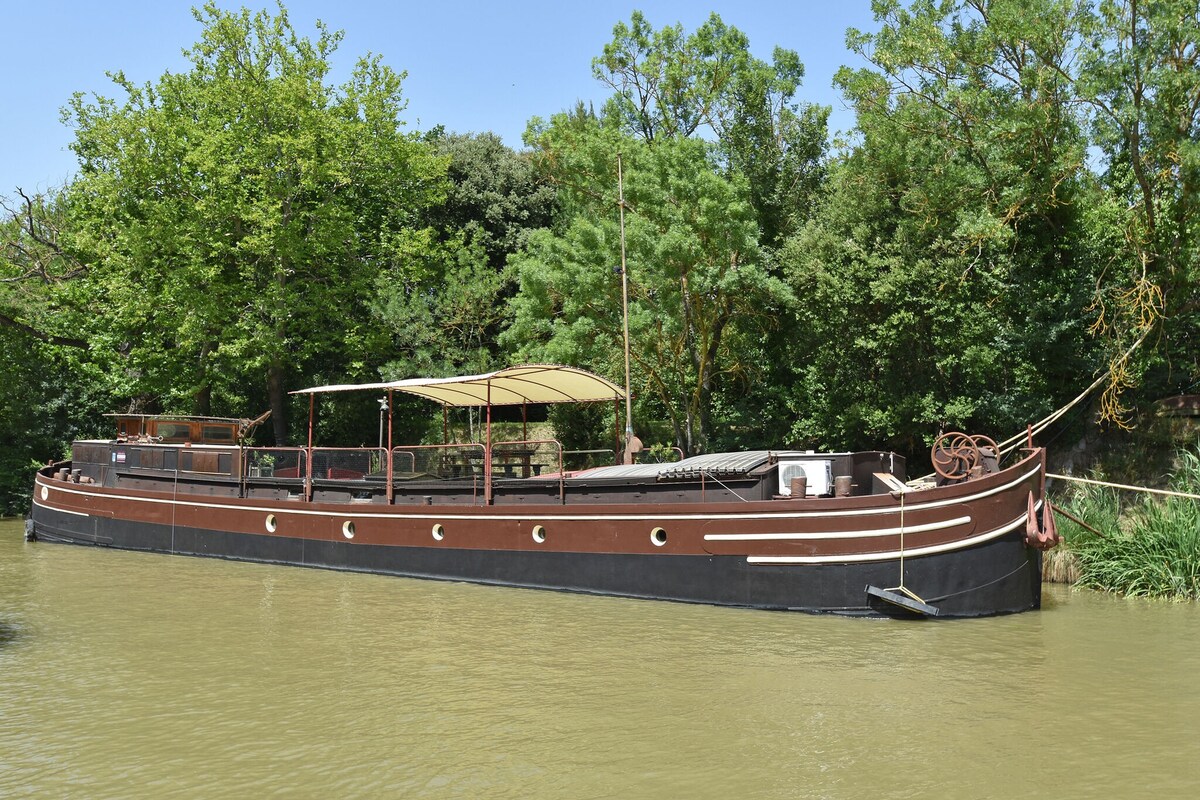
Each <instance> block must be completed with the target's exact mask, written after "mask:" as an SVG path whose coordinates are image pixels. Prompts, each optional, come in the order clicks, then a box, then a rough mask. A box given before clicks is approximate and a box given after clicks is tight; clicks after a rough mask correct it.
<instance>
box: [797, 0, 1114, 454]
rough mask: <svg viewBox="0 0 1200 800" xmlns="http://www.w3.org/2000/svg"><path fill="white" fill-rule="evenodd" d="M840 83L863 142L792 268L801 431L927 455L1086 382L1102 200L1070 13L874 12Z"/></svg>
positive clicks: (1019, 6)
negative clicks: (1080, 99) (1089, 173)
mask: <svg viewBox="0 0 1200 800" xmlns="http://www.w3.org/2000/svg"><path fill="white" fill-rule="evenodd" d="M874 7H875V11H876V19H877V20H878V21H879V22H880V23H881V25H880V29H879V31H878V32H876V33H874V34H862V33H859V32H857V31H851V32H850V33H849V34H848V43H849V45H850V47H851V48H852V49H854V50H856V51H857V52H859V53H860V54H861V55H863V56H864V57H865V58H867V59H868V60H869V61H870V62H871V63H872V65H873V67H872V68H868V69H862V70H849V69H843V70H842V71H841V72H840V73H839V75H838V83H839V84H840V85H841V87H842V89H843V91H844V92H845V94H846V96H847V98H848V99H849V100H850V101H851V102H852V103H853V104H854V107H855V110H856V111H857V113H858V129H859V134H860V139H859V140H858V142H857V143H856V145H855V147H854V148H853V149H852V150H851V151H850V152H849V153H848V154H847V156H846V157H845V158H844V159H843V160H842V163H841V164H840V165H839V166H838V168H837V170H836V171H835V174H834V177H833V180H832V181H831V185H830V187H829V192H828V194H827V197H826V200H825V202H824V203H823V204H822V206H821V208H820V211H819V212H818V215H817V217H816V218H815V219H814V220H813V222H812V224H810V225H808V226H807V227H806V228H805V229H804V230H802V231H801V232H800V233H799V234H798V235H797V236H795V237H793V239H792V240H790V241H789V243H788V245H787V246H786V247H785V248H784V251H783V253H782V255H781V257H780V260H781V263H783V264H784V267H785V269H786V270H787V272H788V274H789V276H790V281H791V283H792V285H793V287H794V290H795V291H796V292H797V294H803V296H804V298H805V300H804V302H803V304H802V305H801V307H800V312H799V317H798V321H797V325H796V332H797V333H796V343H797V345H798V347H799V352H798V353H797V356H796V357H795V358H794V359H792V360H793V361H794V363H798V364H803V365H804V367H803V368H802V370H801V374H802V376H803V377H802V380H800V381H798V382H797V384H796V392H795V395H794V398H793V403H792V406H793V408H794V410H795V411H796V413H797V414H798V416H799V417H800V421H799V422H798V424H797V425H796V428H795V434H796V436H797V438H798V439H800V440H803V441H806V442H812V443H822V444H830V445H834V446H843V447H844V446H863V445H867V444H870V443H872V442H874V443H878V442H887V443H890V444H891V446H893V447H896V448H897V449H901V450H905V451H907V452H910V453H912V452H916V451H918V450H919V449H921V445H922V443H923V442H922V440H923V439H927V437H929V436H930V435H931V434H933V433H935V432H936V431H937V430H938V428H944V427H959V426H962V427H968V428H976V429H983V430H989V431H1003V432H1005V433H1007V432H1009V431H1013V430H1015V429H1018V428H1019V427H1020V426H1021V425H1023V424H1024V423H1025V422H1028V421H1031V420H1033V419H1037V418H1040V416H1041V415H1042V414H1043V413H1044V412H1045V411H1047V410H1049V409H1050V408H1053V407H1055V406H1056V405H1057V403H1058V402H1061V401H1062V400H1063V399H1066V398H1069V397H1070V396H1072V395H1073V394H1074V392H1075V391H1077V388H1078V387H1077V383H1078V375H1079V374H1080V373H1081V372H1082V373H1085V374H1086V373H1088V372H1090V371H1091V369H1092V365H1093V364H1094V361H1091V360H1090V359H1089V355H1090V348H1089V347H1088V346H1087V344H1086V338H1085V330H1086V327H1087V322H1088V314H1087V310H1086V307H1087V304H1088V299H1089V293H1090V291H1091V287H1092V286H1093V280H1094V270H1093V267H1092V265H1091V264H1089V263H1086V262H1084V261H1081V260H1080V259H1079V258H1078V257H1077V256H1078V254H1079V252H1080V251H1081V250H1082V246H1083V243H1084V241H1085V239H1086V230H1085V223H1086V219H1087V213H1086V212H1085V208H1087V207H1088V206H1089V205H1090V204H1091V202H1092V200H1093V199H1094V197H1095V192H1094V190H1092V189H1091V187H1090V184H1089V182H1088V181H1087V180H1086V174H1085V171H1084V162H1085V151H1086V140H1085V138H1084V136H1083V134H1082V130H1081V126H1080V124H1079V121H1078V119H1077V118H1076V117H1075V116H1074V115H1073V113H1072V111H1071V108H1072V95H1071V94H1070V91H1069V89H1070V85H1069V82H1068V81H1067V80H1066V79H1065V78H1064V77H1063V75H1062V73H1061V70H1060V65H1061V60H1062V58H1063V49H1064V47H1065V43H1066V42H1069V41H1070V39H1071V37H1072V35H1073V33H1072V31H1074V30H1075V29H1076V27H1077V25H1078V20H1077V15H1076V12H1075V9H1074V8H1073V7H1071V6H1070V5H1068V4H1056V3H1044V4H1041V5H1040V6H1039V8H1038V9H1037V12H1036V13H1030V10H1029V8H1028V4H1027V3H1014V2H986V3H985V2H943V3H934V2H921V3H915V4H913V5H912V6H910V7H908V8H904V7H902V6H901V5H900V4H899V3H896V2H877V3H876V4H875V6H874Z"/></svg>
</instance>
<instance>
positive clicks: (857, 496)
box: [29, 364, 1057, 618]
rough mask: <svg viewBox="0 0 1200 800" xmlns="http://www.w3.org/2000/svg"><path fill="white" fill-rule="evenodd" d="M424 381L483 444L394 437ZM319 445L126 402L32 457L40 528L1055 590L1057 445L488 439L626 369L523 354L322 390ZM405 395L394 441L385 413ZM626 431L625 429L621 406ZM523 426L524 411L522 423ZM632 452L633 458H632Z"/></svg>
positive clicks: (311, 557)
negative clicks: (325, 442) (868, 446)
mask: <svg viewBox="0 0 1200 800" xmlns="http://www.w3.org/2000/svg"><path fill="white" fill-rule="evenodd" d="M347 391H369V392H375V393H379V392H386V399H387V400H388V401H389V402H387V403H386V404H384V403H382V402H381V422H380V429H381V434H380V444H381V446H379V447H358V448H338V447H328V446H317V445H316V444H314V441H313V429H314V426H313V422H312V420H313V418H314V408H315V402H316V399H317V398H318V397H319V396H322V395H325V394H327V393H332V392H347ZM398 392H399V393H407V394H409V395H415V396H418V397H424V398H427V399H428V400H431V401H433V402H436V403H440V404H441V405H442V408H443V412H444V414H448V413H449V411H450V410H451V409H455V408H459V407H470V406H475V407H478V408H479V409H480V417H481V426H480V427H481V431H482V434H483V435H482V436H481V437H480V438H482V441H477V442H475V441H472V442H466V443H462V442H457V443H456V442H450V441H449V438H450V437H449V435H448V433H447V436H446V437H444V438H445V441H443V443H441V444H421V445H415V446H411V445H396V444H393V442H392V434H393V419H392V413H393V411H392V409H393V408H394V403H393V402H391V401H392V400H393V399H394V397H395V393H398ZM294 394H297V395H300V396H301V397H303V396H307V398H308V404H309V409H310V414H309V434H308V441H307V443H306V444H305V445H304V446H298V447H255V446H250V445H249V444H248V443H247V441H246V435H247V428H248V427H251V424H250V423H251V421H249V420H231V419H218V418H210V417H150V416H138V415H119V416H117V426H116V427H117V431H116V435H115V436H114V437H113V438H111V439H95V440H81V441H76V442H74V443H73V445H72V453H71V459H70V460H69V461H64V462H61V463H56V464H51V465H49V466H46V467H44V468H43V469H41V470H40V471H39V472H38V473H37V476H36V479H35V486H34V496H33V507H32V511H31V519H30V524H29V529H30V532H31V537H32V538H34V539H36V540H38V541H41V542H66V543H73V544H86V545H99V546H106V547H114V548H122V549H128V550H142V551H153V552H159V553H171V554H182V555H191V556H209V557H218V558H225V559H236V560H244V561H254V562H267V563H271V564H286V565H298V566H306V567H321V568H328V569H338V570H352V571H361V572H370V573H381V574H388V575H398V576H407V577H413V578H431V579H440V580H450V581H466V582H473V583H480V584H493V585H500V586H511V587H527V588H536V589H553V590H561V591H568V592H582V593H590V594H596V595H612V596H619V597H626V598H645V599H660V600H673V601H680V602H688V603H705V604H713V605H719V606H737V607H746V608H755V609H777V610H797V611H806V612H814V613H833V614H843V615H855V616H859V615H861V616H876V617H919V618H931V617H977V616H988V615H997V614H1007V613H1015V612H1021V611H1027V610H1030V609H1036V608H1039V607H1040V603H1041V555H1042V550H1044V549H1046V548H1048V547H1050V546H1053V544H1054V543H1055V541H1056V539H1057V537H1056V535H1055V534H1054V532H1053V527H1052V526H1053V516H1052V515H1051V514H1050V513H1049V504H1048V503H1047V502H1044V497H1045V481H1046V453H1045V450H1044V449H1043V448H1041V447H1035V446H1033V443H1032V441H1028V442H1026V446H1025V447H1024V448H1023V449H1021V450H1020V451H1019V452H1016V453H1013V454H1009V455H1008V456H1006V459H1005V460H1009V461H1011V462H1012V463H1009V464H1002V463H1001V462H1002V459H1001V455H1000V449H999V448H998V447H997V446H996V444H995V442H993V441H992V440H990V439H988V438H987V437H981V436H968V435H965V434H958V433H954V434H948V435H945V436H942V437H941V438H939V440H938V443H937V444H935V446H934V451H933V462H934V466H935V468H936V469H937V472H936V475H935V477H934V479H932V480H924V481H910V480H908V479H907V476H906V463H905V460H904V458H903V457H901V456H899V455H896V454H894V453H888V452H881V451H872V452H837V453H822V452H813V451H807V450H805V451H801V450H790V449H780V450H755V451H745V452H734V453H710V454H704V455H698V456H692V457H689V458H683V459H681V460H677V461H672V462H667V463H645V462H641V461H639V460H638V459H636V458H633V457H632V454H629V455H630V456H631V457H629V458H622V457H621V456H622V453H621V452H620V449H619V444H620V440H619V434H615V435H614V442H615V443H616V444H617V445H618V446H617V447H614V451H613V453H612V454H610V457H611V460H612V461H613V462H614V463H612V464H608V465H603V466H595V467H591V468H584V469H572V468H571V464H570V463H569V461H570V454H569V453H567V452H564V450H563V448H562V445H561V444H559V443H558V442H557V441H553V440H538V441H531V440H529V439H528V438H527V437H528V433H527V432H525V433H523V434H522V435H523V437H525V438H522V439H521V440H519V441H499V440H494V438H493V428H494V427H496V426H494V425H493V411H494V410H499V409H500V408H501V407H504V406H513V407H516V406H519V407H521V409H523V410H525V409H528V407H529V406H530V405H532V404H543V403H560V402H571V403H590V402H611V403H612V404H613V406H614V409H615V411H614V415H615V416H619V405H620V402H621V400H622V399H623V398H624V397H625V393H624V391H623V390H622V389H621V387H619V386H617V385H615V384H613V383H612V382H610V381H608V380H606V379H604V378H602V377H600V376H597V375H594V374H592V373H589V372H586V371H584V370H581V369H577V368H573V367H563V366H557V365H542V364H526V365H519V366H515V367H509V368H507V369H503V370H498V371H494V372H490V373H486V374H481V375H467V376H459V377H453V378H433V379H407V380H400V381H392V382H384V383H371V384H355V385H329V386H318V387H312V388H309V389H303V390H300V391H299V392H295V393H294ZM385 411H386V415H387V418H386V438H385V436H384V431H383V428H384V420H383V414H384V413H385ZM614 427H616V426H614ZM524 430H526V429H524V428H523V431H524ZM626 461H628V462H632V463H622V462H626Z"/></svg>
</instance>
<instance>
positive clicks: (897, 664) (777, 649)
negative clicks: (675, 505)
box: [0, 520, 1200, 799]
mask: <svg viewBox="0 0 1200 800" xmlns="http://www.w3.org/2000/svg"><path fill="white" fill-rule="evenodd" d="M22 533H23V527H22V524H21V522H20V521H12V520H5V521H0V675H2V676H3V680H2V681H0V796H3V797H39V798H40V797H47V798H50V797H53V798H59V797H79V798H130V797H152V798H194V797H205V798H217V797H286V798H307V797H312V798H328V797H405V798H458V797H462V798H485V797H486V798H510V797H511V798H534V797H536V798H572V799H575V798H675V797H679V798H731V797H738V798H858V797H882V796H887V797H892V798H928V797H955V798H968V797H980V798H984V797H1054V798H1070V797H1081V798H1082V797H1159V798H1162V797H1195V796H1198V795H1200V737H1198V736H1197V732H1198V725H1200V682H1198V681H1197V679H1196V675H1197V674H1198V673H1200V646H1197V643H1196V642H1197V631H1198V630H1200V608H1198V607H1197V606H1196V605H1195V604H1171V603H1158V602H1136V601H1125V600H1119V599H1115V598H1111V597H1108V596H1105V595H1100V594H1096V593H1091V592H1082V591H1080V592H1073V591H1070V590H1067V589H1063V588H1061V587H1047V597H1046V601H1045V608H1044V609H1043V610H1042V611H1041V612H1036V613H1029V614H1021V615H1016V616H1012V617H1004V618H998V619H989V620H966V621H944V622H925V623H922V622H916V623H913V622H909V623H897V622H892V621H870V620H852V619H840V618H834V617H814V616H807V615H802V614H784V613H770V612H754V611H743V610H735V609H721V608H713V607H706V606H688V605H680V604H674V603H656V602H646V601H635V600H622V599H612V598H599V597H585V596H578V595H569V594H560V593H554V592H538V591H530V590H514V589H501V588H490V587H481V586H471V585H465V584H454V583H436V582H429V581H416V580H404V579H398V578H386V577H378V576H372V575H359V574H344V573H335V572H326V571H319V570H306V569H298V568H288V567H276V566H266V565H258V564H242V563H235V562H228V561H218V560H207V559H198V558H185V557H171V556H162V555H150V554H140V553H129V552H120V551H113V550H105V549H96V548H84V547H74V546H67V545H54V544H45V543H37V542H34V543H27V542H24V541H23V540H22Z"/></svg>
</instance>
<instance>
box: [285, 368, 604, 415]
mask: <svg viewBox="0 0 1200 800" xmlns="http://www.w3.org/2000/svg"><path fill="white" fill-rule="evenodd" d="M381 389H392V390H395V391H397V392H407V393H408V394H414V395H417V396H418V397H424V398H426V399H429V400H434V401H436V402H438V403H441V404H443V405H447V406H485V405H488V404H489V403H490V404H491V405H494V406H511V405H522V404H524V403H590V402H595V401H598V400H618V399H621V398H623V397H625V391H624V390H623V389H622V388H621V387H620V386H617V385H616V384H615V383H613V382H612V381H610V380H607V379H605V378H601V377H600V376H599V375H595V374H593V373H591V372H588V371H586V370H582V369H577V368H575V367H563V366H557V365H554V364H522V365H520V366H516V367H507V368H505V369H501V370H497V371H496V372H488V373H484V374H483V375H462V376H459V377H456V378H408V379H406V380H402V381H390V382H387V383H359V384H335V385H330V386H314V387H312V388H309V389H300V390H298V391H295V392H292V394H321V393H324V392H352V391H361V390H375V391H378V390H381Z"/></svg>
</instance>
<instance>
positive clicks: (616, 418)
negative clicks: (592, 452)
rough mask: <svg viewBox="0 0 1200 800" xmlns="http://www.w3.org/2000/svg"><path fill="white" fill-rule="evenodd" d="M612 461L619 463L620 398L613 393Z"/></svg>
mask: <svg viewBox="0 0 1200 800" xmlns="http://www.w3.org/2000/svg"><path fill="white" fill-rule="evenodd" d="M613 463H614V464H620V463H621V398H620V397H619V396H618V395H615V394H614V395H613Z"/></svg>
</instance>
